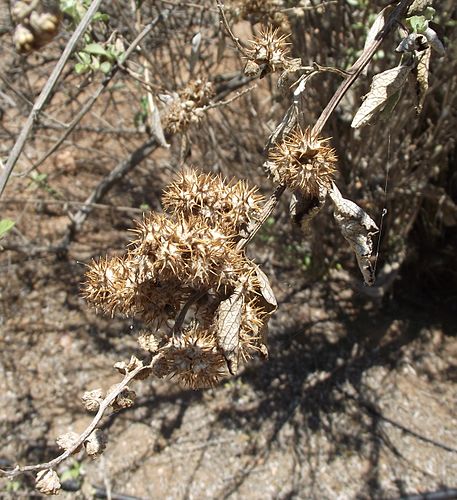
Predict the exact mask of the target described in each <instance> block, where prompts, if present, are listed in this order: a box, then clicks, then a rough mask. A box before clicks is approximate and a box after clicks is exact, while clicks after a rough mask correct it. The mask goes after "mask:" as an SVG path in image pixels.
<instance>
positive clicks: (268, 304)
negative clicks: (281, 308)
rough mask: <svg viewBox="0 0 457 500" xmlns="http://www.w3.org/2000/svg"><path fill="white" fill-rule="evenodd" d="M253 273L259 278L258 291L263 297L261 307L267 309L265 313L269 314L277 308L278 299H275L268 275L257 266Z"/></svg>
mask: <svg viewBox="0 0 457 500" xmlns="http://www.w3.org/2000/svg"><path fill="white" fill-rule="evenodd" d="M255 273H256V275H257V279H258V280H259V284H260V293H261V294H262V298H263V304H262V308H263V309H264V310H265V311H267V313H269V314H271V313H273V312H274V311H276V309H277V308H278V301H277V300H276V297H275V294H274V292H273V289H272V288H271V285H270V281H269V280H268V276H267V275H266V274H265V273H264V272H263V271H262V269H260V267H258V266H256V268H255Z"/></svg>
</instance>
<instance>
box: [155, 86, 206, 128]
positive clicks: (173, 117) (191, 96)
mask: <svg viewBox="0 0 457 500" xmlns="http://www.w3.org/2000/svg"><path fill="white" fill-rule="evenodd" d="M213 95H214V86H213V84H212V83H211V82H208V81H207V80H204V79H197V80H193V81H191V82H189V84H188V85H187V86H186V87H184V88H183V89H182V90H180V91H179V92H177V93H175V94H174V95H173V96H171V99H170V103H169V107H168V110H167V113H166V116H165V118H164V124H165V128H166V130H167V131H168V132H170V133H172V134H176V133H177V132H182V131H184V130H186V129H187V128H188V127H189V125H191V124H196V123H199V122H200V121H201V119H202V118H203V115H204V107H205V106H206V105H207V104H208V103H209V100H210V99H211V97H213Z"/></svg>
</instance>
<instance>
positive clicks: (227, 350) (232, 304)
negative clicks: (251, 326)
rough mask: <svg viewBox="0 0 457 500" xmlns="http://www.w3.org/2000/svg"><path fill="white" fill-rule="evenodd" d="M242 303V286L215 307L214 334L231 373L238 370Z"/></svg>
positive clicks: (233, 373)
mask: <svg viewBox="0 0 457 500" xmlns="http://www.w3.org/2000/svg"><path fill="white" fill-rule="evenodd" d="M243 305H244V295H243V293H242V288H237V289H236V290H235V291H234V292H233V294H232V295H230V297H229V298H228V299H226V300H223V301H222V302H221V303H220V304H219V307H218V309H217V315H216V318H217V319H216V336H217V343H218V345H219V348H220V349H221V351H222V354H223V356H224V358H225V361H226V363H227V368H228V370H229V372H230V373H231V374H232V375H235V374H236V372H237V371H238V355H239V333H240V324H241V314H242V311H243Z"/></svg>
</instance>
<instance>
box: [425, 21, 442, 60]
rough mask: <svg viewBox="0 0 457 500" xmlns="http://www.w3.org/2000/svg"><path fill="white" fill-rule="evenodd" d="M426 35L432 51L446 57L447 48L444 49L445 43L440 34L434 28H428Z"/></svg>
mask: <svg viewBox="0 0 457 500" xmlns="http://www.w3.org/2000/svg"><path fill="white" fill-rule="evenodd" d="M424 35H425V37H426V38H427V40H428V43H429V44H430V46H431V47H432V49H433V50H436V52H438V54H439V55H440V56H444V54H445V53H446V48H445V47H444V43H443V41H442V40H441V39H440V37H439V35H438V33H437V32H436V31H435V30H434V29H433V28H431V27H430V26H428V28H427V29H426V30H425V31H424Z"/></svg>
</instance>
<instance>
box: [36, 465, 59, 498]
mask: <svg viewBox="0 0 457 500" xmlns="http://www.w3.org/2000/svg"><path fill="white" fill-rule="evenodd" d="M35 488H36V489H37V490H38V491H39V492H40V493H43V494H44V495H57V493H59V491H60V488H61V485H60V480H59V476H58V475H57V473H56V471H54V470H53V469H46V470H42V471H40V472H38V474H37V475H36V480H35Z"/></svg>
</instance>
